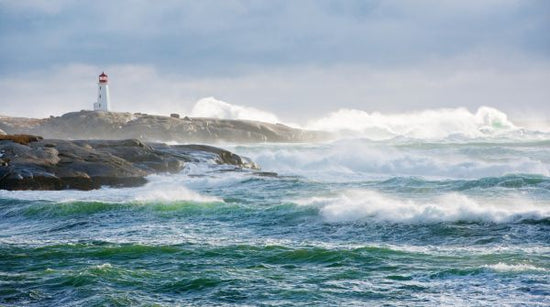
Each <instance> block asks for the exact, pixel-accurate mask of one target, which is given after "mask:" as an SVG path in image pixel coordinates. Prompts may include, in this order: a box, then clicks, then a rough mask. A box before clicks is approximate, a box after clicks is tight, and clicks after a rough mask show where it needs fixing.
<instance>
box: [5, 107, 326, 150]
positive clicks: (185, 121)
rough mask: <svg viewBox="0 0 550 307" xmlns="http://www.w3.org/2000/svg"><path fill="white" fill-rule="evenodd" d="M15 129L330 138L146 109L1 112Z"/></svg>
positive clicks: (184, 138)
mask: <svg viewBox="0 0 550 307" xmlns="http://www.w3.org/2000/svg"><path fill="white" fill-rule="evenodd" d="M0 129H3V130H4V131H6V132H7V133H9V134H15V133H25V134H39V135H42V136H44V137H46V138H59V139H134V138H135V139H139V140H142V141H146V142H179V143H189V142H205V143H215V142H246V143H250V142H306V141H317V140H322V139H326V138H327V135H326V134H324V133H321V132H316V131H307V130H301V129H296V128H291V127H288V126H285V125H282V124H270V123H263V122H257V121H250V120H225V119H213V118H189V117H183V118H178V117H176V116H170V117H168V116H158V115H147V114H142V113H134V114H132V113H117V112H96V111H80V112H72V113H67V114H64V115H62V116H58V117H50V118H47V119H25V118H11V117H0Z"/></svg>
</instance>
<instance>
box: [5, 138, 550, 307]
mask: <svg viewBox="0 0 550 307" xmlns="http://www.w3.org/2000/svg"><path fill="white" fill-rule="evenodd" d="M346 146H347V145H346ZM365 146H367V147H368V148H369V149H364V150H361V151H349V150H341V149H340V148H339V145H338V144H332V145H308V146H302V145H277V146H272V145H261V146H259V145H254V146H235V147H234V148H232V149H233V150H234V151H236V152H237V153H240V154H244V155H248V156H250V157H251V158H253V159H254V160H256V161H257V162H259V163H260V164H261V165H262V166H263V167H264V170H266V171H277V172H279V173H280V176H277V177H266V176H260V175H255V174H253V173H251V172H234V171H233V172H228V171H223V167H222V166H220V167H219V168H211V167H207V166H190V167H189V168H188V169H186V171H184V172H183V173H182V174H178V175H168V176H153V177H151V178H150V183H149V184H148V185H146V186H145V187H141V188H132V189H118V190H117V189H102V190H99V191H91V192H80V191H51V192H7V191H1V192H0V304H1V305H4V306H64V305H70V306H105V305H109V306H128V305H137V306H165V305H166V306H173V305H206V306H223V305H228V306H229V305H264V306H268V305H276V306H296V305H310V306H318V305H346V306H364V305H403V306H410V305H413V306H414V305H418V306H424V305H447V306H450V305H452V306H461V305H464V306H466V305H468V306H470V305H499V306H500V305H541V306H542V305H548V304H550V283H549V281H550V278H549V277H550V234H549V233H550V178H549V177H548V173H547V172H548V170H549V169H550V167H549V164H548V162H549V161H548V160H549V159H550V157H549V156H548V155H546V154H547V153H548V149H547V148H546V147H547V146H546V145H544V146H541V144H540V143H533V144H531V145H529V144H524V145H522V146H517V145H513V146H512V145H510V144H493V145H491V144H469V145H468V144H466V145H464V144H461V145H457V146H454V145H439V144H436V145H426V144H424V145H422V146H418V145H407V146H404V145H402V144H398V145H395V144H389V145H388V144H385V145H380V144H372V143H367V144H365ZM377 146H378V147H377ZM377 148H378V149H377ZM497 153H498V154H497ZM375 157H377V159H375Z"/></svg>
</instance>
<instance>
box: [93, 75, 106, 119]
mask: <svg viewBox="0 0 550 307" xmlns="http://www.w3.org/2000/svg"><path fill="white" fill-rule="evenodd" d="M97 86H98V90H97V102H95V103H94V111H109V80H108V77H107V75H106V74H105V72H102V73H101V75H99V82H98V83H97Z"/></svg>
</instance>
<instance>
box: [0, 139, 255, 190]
mask: <svg viewBox="0 0 550 307" xmlns="http://www.w3.org/2000/svg"><path fill="white" fill-rule="evenodd" d="M187 163H208V164H226V165H229V166H232V167H234V169H236V170H239V169H258V166H257V165H256V164H255V163H254V162H252V161H250V160H249V159H247V158H244V157H240V156H238V155H236V154H234V153H232V152H229V151H227V150H224V149H221V148H217V147H213V146H206V145H166V144H163V143H144V142H142V141H140V140H137V139H126V140H72V141H71V140H60V139H43V138H42V137H37V136H32V135H2V136H1V137H0V189H5V190H64V189H78V190H92V189H98V188H100V187H102V186H110V187H132V186H140V185H143V184H145V183H146V182H147V180H146V178H145V177H146V176H148V175H151V174H156V173H177V172H179V171H181V170H182V169H183V168H184V167H185V165H186V164H187Z"/></svg>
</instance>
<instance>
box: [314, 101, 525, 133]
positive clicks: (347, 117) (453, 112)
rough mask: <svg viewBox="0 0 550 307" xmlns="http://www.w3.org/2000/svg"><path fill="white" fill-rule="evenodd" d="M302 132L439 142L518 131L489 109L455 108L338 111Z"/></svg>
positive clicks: (500, 114) (495, 110)
mask: <svg viewBox="0 0 550 307" xmlns="http://www.w3.org/2000/svg"><path fill="white" fill-rule="evenodd" d="M306 128H308V129H312V130H323V131H331V132H340V133H347V134H351V135H353V136H363V137H368V138H371V139H384V138H390V137H395V136H406V137H412V138H420V139H443V138H446V137H450V136H455V135H458V136H463V137H468V138H476V137H485V136H493V135H500V134H503V133H506V132H510V131H514V130H518V127H516V125H514V124H513V123H512V122H511V121H510V120H508V116H507V115H506V114H505V113H503V112H501V111H499V110H497V109H494V108H490V107H480V108H479V109H478V110H477V112H476V113H471V112H470V111H468V110H467V109H465V108H456V109H435V110H425V111H421V112H412V113H402V114H382V113H378V112H374V113H368V112H365V111H362V110H356V109H340V110H338V111H336V112H332V113H330V114H328V115H327V116H325V117H322V118H320V119H317V120H313V121H310V122H308V124H307V125H306Z"/></svg>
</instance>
